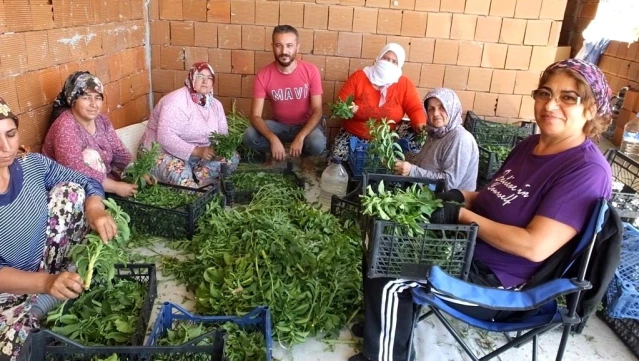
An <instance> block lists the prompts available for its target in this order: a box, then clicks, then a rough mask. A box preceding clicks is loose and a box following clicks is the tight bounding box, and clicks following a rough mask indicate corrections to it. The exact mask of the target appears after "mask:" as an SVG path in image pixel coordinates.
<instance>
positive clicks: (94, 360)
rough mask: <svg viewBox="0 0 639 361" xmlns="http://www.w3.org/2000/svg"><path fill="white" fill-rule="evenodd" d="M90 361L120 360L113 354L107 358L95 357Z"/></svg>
mask: <svg viewBox="0 0 639 361" xmlns="http://www.w3.org/2000/svg"><path fill="white" fill-rule="evenodd" d="M92 361H120V358H119V357H118V355H117V354H113V355H111V356H109V357H107V358H98V357H95V358H93V359H92Z"/></svg>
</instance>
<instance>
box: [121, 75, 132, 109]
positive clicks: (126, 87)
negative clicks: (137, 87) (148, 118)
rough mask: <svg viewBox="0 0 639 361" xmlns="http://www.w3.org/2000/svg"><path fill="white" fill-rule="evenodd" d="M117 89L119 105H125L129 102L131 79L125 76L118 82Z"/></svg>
mask: <svg viewBox="0 0 639 361" xmlns="http://www.w3.org/2000/svg"><path fill="white" fill-rule="evenodd" d="M118 88H119V91H120V103H121V104H126V103H128V102H130V101H131V98H132V96H133V89H132V88H131V78H130V77H128V76H126V77H124V78H122V79H120V80H118Z"/></svg>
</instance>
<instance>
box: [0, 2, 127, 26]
mask: <svg viewBox="0 0 639 361" xmlns="http://www.w3.org/2000/svg"><path fill="white" fill-rule="evenodd" d="M52 5H53V19H54V22H55V27H56V28H65V27H69V26H73V16H72V15H73V10H72V9H73V4H72V3H71V2H70V1H65V0H53V1H52ZM5 7H6V5H5ZM115 8H116V10H117V7H115ZM5 10H6V11H7V14H9V12H8V11H9V9H5ZM8 20H9V19H7V25H8V28H9V29H12V27H11V26H10V25H11V24H10V23H9V21H8Z"/></svg>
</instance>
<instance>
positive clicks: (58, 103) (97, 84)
mask: <svg viewBox="0 0 639 361" xmlns="http://www.w3.org/2000/svg"><path fill="white" fill-rule="evenodd" d="M87 90H92V91H94V92H96V93H99V94H100V95H102V96H104V86H102V82H101V81H100V79H98V77H96V76H95V75H93V74H91V73H89V72H88V71H76V72H74V73H71V74H69V76H68V77H67V79H66V80H65V81H64V86H63V87H62V91H60V94H58V96H57V97H56V98H55V100H54V101H53V110H52V111H51V117H50V119H49V121H50V122H51V123H53V122H54V121H55V120H56V119H58V117H59V116H60V114H62V112H64V111H65V110H67V109H69V108H71V107H72V106H73V103H75V101H76V99H78V98H79V97H80V96H82V95H84V94H85V93H86V92H87Z"/></svg>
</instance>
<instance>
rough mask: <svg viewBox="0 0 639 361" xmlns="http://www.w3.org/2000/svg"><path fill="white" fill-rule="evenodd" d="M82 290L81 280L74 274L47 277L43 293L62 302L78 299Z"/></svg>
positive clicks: (65, 273)
mask: <svg viewBox="0 0 639 361" xmlns="http://www.w3.org/2000/svg"><path fill="white" fill-rule="evenodd" d="M83 290H84V285H83V284H82V278H80V275H79V274H77V273H74V272H61V273H58V274H55V275H48V278H47V280H46V281H45V292H46V293H47V294H50V295H51V296H53V297H55V298H57V299H59V300H62V301H66V300H68V299H70V298H76V297H78V295H80V293H82V291H83Z"/></svg>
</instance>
